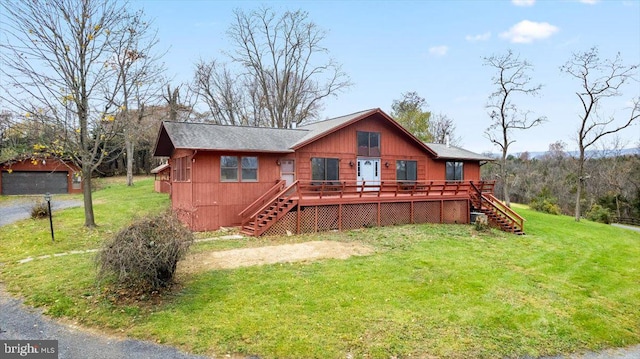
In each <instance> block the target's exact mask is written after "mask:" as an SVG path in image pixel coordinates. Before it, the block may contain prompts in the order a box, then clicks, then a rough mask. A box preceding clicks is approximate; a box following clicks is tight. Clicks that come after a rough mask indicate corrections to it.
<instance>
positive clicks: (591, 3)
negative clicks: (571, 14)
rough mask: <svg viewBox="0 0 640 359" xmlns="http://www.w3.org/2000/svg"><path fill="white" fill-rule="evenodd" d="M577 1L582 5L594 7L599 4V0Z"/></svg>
mask: <svg viewBox="0 0 640 359" xmlns="http://www.w3.org/2000/svg"><path fill="white" fill-rule="evenodd" d="M579 1H580V2H581V3H583V4H589V5H594V4H596V3H599V2H600V0H579Z"/></svg>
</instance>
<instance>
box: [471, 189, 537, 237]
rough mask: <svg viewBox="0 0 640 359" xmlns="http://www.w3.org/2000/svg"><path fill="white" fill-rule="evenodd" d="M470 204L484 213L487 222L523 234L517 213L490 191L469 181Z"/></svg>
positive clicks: (520, 219)
mask: <svg viewBox="0 0 640 359" xmlns="http://www.w3.org/2000/svg"><path fill="white" fill-rule="evenodd" d="M471 188H472V190H471V192H470V195H471V206H472V207H473V209H474V210H475V211H479V212H481V213H484V214H485V215H486V216H487V219H488V220H489V223H490V224H491V225H493V226H495V227H498V228H500V229H501V230H503V231H505V232H509V233H513V234H517V235H524V234H525V233H524V221H525V219H524V218H522V217H521V216H520V215H519V214H517V213H516V212H514V211H513V210H512V209H511V208H509V207H507V205H505V204H504V203H503V202H502V201H500V200H499V199H497V198H496V197H495V196H494V195H493V194H492V193H490V192H485V191H483V189H482V187H480V188H478V186H476V185H475V184H474V183H473V182H471Z"/></svg>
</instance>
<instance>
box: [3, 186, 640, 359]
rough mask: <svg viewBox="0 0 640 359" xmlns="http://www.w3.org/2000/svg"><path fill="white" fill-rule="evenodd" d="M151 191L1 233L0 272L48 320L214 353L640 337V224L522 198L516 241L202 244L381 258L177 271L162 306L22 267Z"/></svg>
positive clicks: (100, 198)
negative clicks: (304, 248)
mask: <svg viewBox="0 0 640 359" xmlns="http://www.w3.org/2000/svg"><path fill="white" fill-rule="evenodd" d="M151 189H152V182H151V181H148V182H143V181H141V182H139V184H137V185H136V187H134V188H127V187H125V186H121V185H113V186H111V187H107V188H105V189H103V190H100V191H98V192H96V193H95V195H96V203H97V204H96V212H97V214H96V216H97V218H98V223H99V224H101V227H100V228H99V229H98V230H97V231H85V230H79V229H78V227H79V224H81V223H82V218H77V219H74V218H75V217H81V214H82V213H81V211H80V212H77V211H78V210H66V211H62V212H60V214H57V216H58V218H60V217H63V216H64V217H63V218H65V222H69V223H67V224H66V226H67V231H68V235H67V237H66V239H65V240H66V242H64V241H65V240H62V239H61V243H60V244H54V245H52V244H50V243H47V238H48V237H47V234H48V232H47V228H48V227H47V225H48V223H45V222H42V223H40V222H39V221H31V220H27V221H23V222H21V223H19V224H18V225H16V226H10V227H8V228H7V227H3V228H2V232H1V233H0V250H1V252H0V262H4V266H3V267H1V268H2V269H1V270H2V273H1V274H0V276H1V277H0V278H2V280H3V281H4V282H5V283H6V286H7V288H8V289H9V290H10V291H12V292H14V293H17V294H19V295H22V296H24V297H25V298H26V300H27V302H28V303H30V304H32V305H36V306H42V307H44V308H45V310H46V312H47V313H48V314H50V315H52V316H64V317H68V318H70V319H72V320H74V321H78V322H80V323H82V324H84V325H87V326H94V327H102V328H109V329H110V330H113V331H115V332H120V333H124V334H126V335H129V336H133V337H138V338H144V339H151V340H154V341H158V342H162V343H166V344H170V345H175V346H179V347H181V348H182V349H184V350H188V351H192V352H196V353H202V354H208V355H214V354H216V355H223V354H227V353H238V354H245V355H250V354H255V355H259V356H260V357H263V358H344V357H345V356H347V355H348V354H351V355H353V357H356V358H357V357H373V358H389V357H393V356H397V357H407V356H410V355H411V356H417V357H429V356H434V357H448V358H467V357H478V358H494V357H505V356H506V357H522V356H526V355H529V356H533V357H536V356H541V355H553V354H558V353H570V352H575V351H580V350H585V349H592V350H593V349H596V350H597V349H600V348H605V347H621V346H628V345H632V344H637V343H640V311H638V309H637V308H638V307H640V269H639V268H640V265H639V264H640V233H638V232H633V231H630V230H624V229H618V228H615V227H611V226H607V225H602V224H598V223H593V222H588V221H582V222H580V223H576V222H574V221H573V219H572V218H571V217H566V216H550V215H545V214H541V213H537V212H533V211H530V210H528V209H526V208H524V207H516V210H517V211H518V212H519V213H520V214H522V215H523V216H524V217H525V218H527V222H526V232H527V235H526V236H521V237H518V236H513V235H509V234H505V233H500V232H495V231H492V232H489V233H479V234H478V233H476V232H475V231H474V230H473V227H472V226H462V225H428V224H427V225H416V226H396V227H386V228H373V229H366V230H358V231H351V232H345V233H325V234H318V235H305V236H293V237H279V238H261V239H243V240H221V241H217V242H209V243H201V244H197V245H196V246H195V247H194V248H193V250H194V251H200V252H202V251H208V250H223V249H226V248H238V247H250V246H259V245H265V244H273V243H291V242H304V241H311V240H335V241H357V242H362V243H366V244H369V245H371V246H373V247H375V248H376V252H375V254H373V255H370V256H366V257H353V258H350V259H348V260H323V261H317V262H314V263H304V264H278V265H267V266H260V267H249V268H241V269H234V270H218V271H210V272H207V273H202V274H199V275H193V276H190V277H182V278H180V279H181V288H180V289H179V290H176V291H175V292H174V293H173V294H167V295H165V296H164V297H163V299H164V300H163V302H161V303H157V302H154V303H151V302H150V301H145V300H144V299H142V300H141V302H140V303H130V304H127V305H115V304H113V303H112V302H110V301H109V300H108V298H107V297H106V296H105V295H104V292H103V289H102V288H101V287H100V286H98V285H96V283H95V265H94V263H93V258H92V257H93V256H92V255H89V254H85V255H75V256H66V257H58V258H53V259H43V260H35V261H32V262H29V263H25V264H22V265H18V264H16V263H15V260H16V259H18V258H23V257H25V256H27V255H33V254H31V253H35V254H42V253H53V252H55V251H57V250H60V249H63V248H64V249H69V248H74V249H84V248H93V247H98V246H99V243H100V242H101V241H102V240H103V239H104V238H105V237H106V236H107V235H108V234H109V232H113V231H116V230H117V228H118V227H120V226H122V225H124V224H126V223H128V222H129V221H130V220H131V219H132V217H134V216H139V215H142V213H144V212H147V211H151V212H153V211H156V210H158V208H159V207H163V206H165V207H166V206H167V203H168V200H167V199H166V195H162V194H155V193H153V192H152V190H151ZM98 203H99V204H98ZM128 206H133V207H136V208H137V209H134V210H127V208H128ZM114 211H115V212H118V213H119V214H118V215H117V216H115V215H110V213H111V212H114ZM121 212H122V213H121ZM58 220H59V221H60V219H58ZM74 221H75V222H74ZM39 226H40V227H42V228H40V227H39ZM60 226H62V224H61V225H60ZM74 226H75V228H74ZM23 227H25V228H23ZM74 233H75V235H74ZM16 236H24V238H22V239H19V240H17V242H16V240H15V239H14V238H15V237H16ZM12 241H14V242H13V245H10V244H9V243H10V242H12ZM49 242H50V240H49Z"/></svg>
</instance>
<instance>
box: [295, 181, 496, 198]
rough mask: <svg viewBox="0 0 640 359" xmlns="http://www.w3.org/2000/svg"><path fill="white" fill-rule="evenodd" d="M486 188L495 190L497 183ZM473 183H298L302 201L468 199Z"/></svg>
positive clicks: (488, 184)
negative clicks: (408, 198) (398, 198)
mask: <svg viewBox="0 0 640 359" xmlns="http://www.w3.org/2000/svg"><path fill="white" fill-rule="evenodd" d="M479 183H482V184H483V189H484V190H485V191H487V192H489V191H493V183H486V184H485V183H484V182H479ZM470 191H471V182H469V181H375V182H366V181H298V187H297V194H298V199H299V200H314V199H340V198H350V199H354V198H363V199H370V198H372V197H387V198H388V197H436V196H437V197H452V196H468V194H469V192H470Z"/></svg>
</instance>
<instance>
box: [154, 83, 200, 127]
mask: <svg viewBox="0 0 640 359" xmlns="http://www.w3.org/2000/svg"><path fill="white" fill-rule="evenodd" d="M181 90H184V91H182V93H183V94H184V95H182V96H181V95H180V94H181ZM195 95H197V94H195ZM194 97H196V96H194V93H193V92H192V91H191V89H190V87H189V86H185V85H184V84H181V85H178V86H173V88H172V86H171V84H167V87H166V91H164V92H163V93H162V98H163V99H164V101H165V102H166V103H167V112H168V116H167V117H168V118H169V121H174V122H175V121H187V120H188V119H190V118H191V117H192V116H193V114H194V113H195V111H194V103H195V102H196V100H195V99H194ZM183 98H184V100H183ZM196 117H201V116H200V115H199V114H197V113H196Z"/></svg>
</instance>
